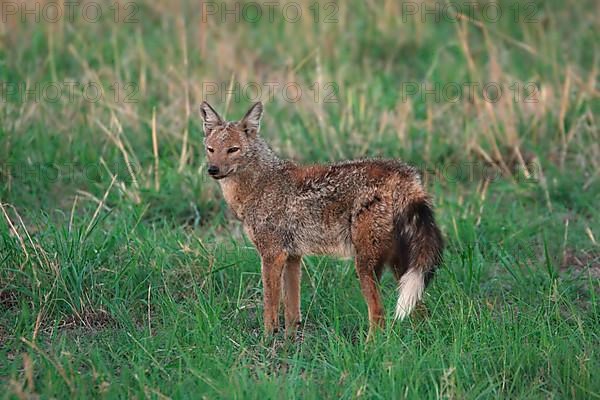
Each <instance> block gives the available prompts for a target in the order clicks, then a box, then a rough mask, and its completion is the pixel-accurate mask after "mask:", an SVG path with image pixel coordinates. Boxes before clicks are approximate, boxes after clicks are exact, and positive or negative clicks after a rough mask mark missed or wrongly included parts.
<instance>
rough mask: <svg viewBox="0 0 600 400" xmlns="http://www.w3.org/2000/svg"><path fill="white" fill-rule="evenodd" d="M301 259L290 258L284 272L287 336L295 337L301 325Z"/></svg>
mask: <svg viewBox="0 0 600 400" xmlns="http://www.w3.org/2000/svg"><path fill="white" fill-rule="evenodd" d="M301 260H302V259H301V257H288V259H287V263H286V265H285V268H284V270H283V304H284V306H285V335H286V336H288V337H289V336H293V335H294V334H295V333H296V329H297V328H298V325H299V324H300V320H301V316H300V276H301V274H302V266H301Z"/></svg>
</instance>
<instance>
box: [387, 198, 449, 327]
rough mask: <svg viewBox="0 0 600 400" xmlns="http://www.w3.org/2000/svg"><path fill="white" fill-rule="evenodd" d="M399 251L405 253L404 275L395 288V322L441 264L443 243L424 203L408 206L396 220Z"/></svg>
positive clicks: (417, 299)
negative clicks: (396, 295)
mask: <svg viewBox="0 0 600 400" xmlns="http://www.w3.org/2000/svg"><path fill="white" fill-rule="evenodd" d="M396 231H397V236H398V241H399V243H398V244H399V246H400V248H399V251H401V252H404V253H407V254H406V257H404V259H405V260H406V262H407V263H408V266H407V269H406V272H405V273H404V274H403V275H402V277H401V278H400V282H399V285H398V290H399V292H400V293H399V297H398V303H397V304H396V315H395V318H396V319H401V320H402V319H404V318H405V317H406V316H408V315H409V314H410V313H411V311H412V310H413V309H414V307H415V305H416V304H417V302H418V301H419V300H421V298H422V297H423V291H424V290H425V287H426V286H427V284H428V283H429V281H430V280H431V278H432V277H433V273H434V271H435V269H436V267H437V266H438V265H439V264H440V263H441V261H442V250H443V247H444V242H443V239H442V234H441V233H440V230H439V229H438V227H437V225H436V224H435V218H434V216H433V211H432V209H431V206H430V204H429V202H428V201H427V200H422V201H419V202H414V203H412V204H410V205H409V206H408V207H407V208H406V209H405V210H404V211H403V212H401V213H400V215H399V216H398V217H397V218H396Z"/></svg>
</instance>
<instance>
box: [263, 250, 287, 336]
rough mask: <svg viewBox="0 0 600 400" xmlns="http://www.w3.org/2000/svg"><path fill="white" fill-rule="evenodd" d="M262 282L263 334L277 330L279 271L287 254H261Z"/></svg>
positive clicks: (279, 287) (281, 269)
mask: <svg viewBox="0 0 600 400" xmlns="http://www.w3.org/2000/svg"><path fill="white" fill-rule="evenodd" d="M261 258H262V266H261V274H262V282H263V303H264V312H263V316H264V323H265V334H267V335H268V334H272V333H275V332H277V330H278V327H279V297H280V295H281V273H282V271H283V266H284V265H285V261H286V259H287V254H285V253H284V252H280V253H277V254H264V255H261Z"/></svg>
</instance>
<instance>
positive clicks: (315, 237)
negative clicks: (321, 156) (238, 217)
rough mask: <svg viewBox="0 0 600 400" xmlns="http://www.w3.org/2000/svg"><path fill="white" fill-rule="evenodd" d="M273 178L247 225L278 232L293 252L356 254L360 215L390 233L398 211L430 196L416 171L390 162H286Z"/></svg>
mask: <svg viewBox="0 0 600 400" xmlns="http://www.w3.org/2000/svg"><path fill="white" fill-rule="evenodd" d="M268 182H269V183H268V184H266V185H264V186H263V187H260V188H258V187H257V188H256V190H257V192H258V191H260V194H259V195H258V196H257V197H256V201H255V202H253V203H254V204H253V205H252V207H251V209H252V211H251V212H250V213H248V215H247V218H245V223H246V224H247V225H249V228H250V230H251V231H254V232H255V234H261V233H262V232H271V233H273V235H274V236H275V238H274V240H277V237H278V238H279V240H281V241H282V244H283V245H284V247H285V248H286V250H287V251H288V252H289V253H290V254H332V255H340V256H351V255H354V253H355V249H354V245H353V241H352V229H353V223H355V222H356V221H357V220H358V219H359V217H360V216H361V214H363V213H367V212H368V213H369V218H370V219H371V220H372V224H373V226H374V228H375V229H376V230H379V231H381V230H383V231H385V232H387V233H388V234H390V235H391V233H392V231H393V229H394V219H395V218H396V217H397V215H398V213H401V212H402V209H403V208H405V207H406V206H407V205H408V204H410V203H411V202H414V201H417V200H420V199H425V197H426V195H425V192H424V191H423V188H422V186H421V183H420V178H419V175H418V173H417V171H416V170H415V169H414V168H412V167H410V166H408V165H406V164H404V163H401V162H399V161H391V160H359V161H349V162H343V163H338V164H331V165H313V166H297V165H295V164H292V163H287V164H284V165H282V168H281V170H280V171H278V173H276V174H273V176H271V177H270V179H269V181H268ZM251 236H252V235H251Z"/></svg>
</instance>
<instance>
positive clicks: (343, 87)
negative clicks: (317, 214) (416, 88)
mask: <svg viewBox="0 0 600 400" xmlns="http://www.w3.org/2000/svg"><path fill="white" fill-rule="evenodd" d="M128 4H129V3H128ZM131 4H133V3H131ZM215 4H216V3H215ZM219 4H220V3H219ZM242 4H244V3H242ZM297 4H301V5H302V7H303V9H304V14H303V15H304V18H302V19H301V20H300V21H299V22H297V23H292V22H290V21H286V20H285V18H283V17H282V15H281V13H280V12H276V13H275V16H274V19H273V20H272V21H269V20H268V19H267V18H266V14H265V16H263V18H262V19H261V20H260V21H257V22H250V21H248V20H244V19H243V18H242V19H241V21H240V22H239V23H235V21H234V18H233V17H232V18H226V20H222V19H220V18H218V17H209V18H203V16H202V15H203V14H202V12H201V9H199V8H198V4H196V3H194V2H184V1H182V2H178V3H168V2H166V1H155V2H148V3H141V2H140V3H136V6H135V8H133V9H131V10H129V9H123V10H122V11H123V12H126V11H132V10H133V11H134V17H135V20H134V21H130V22H124V21H123V20H122V19H123V18H124V16H123V15H124V14H122V13H121V14H119V18H118V20H119V22H117V23H115V21H114V18H113V17H114V15H113V14H112V12H113V10H111V9H108V8H105V9H104V14H103V17H102V18H100V19H99V20H98V21H96V22H94V23H92V22H90V21H86V20H85V19H84V18H82V17H81V16H80V15H79V16H77V17H76V18H75V19H74V20H73V21H68V20H66V19H65V18H62V19H60V20H59V21H58V22H49V21H44V20H43V18H42V20H41V21H40V22H39V23H35V21H31V20H28V21H25V22H23V21H20V19H19V16H18V15H17V17H15V16H9V17H8V18H7V19H6V22H4V23H3V24H2V25H0V35H1V36H0V81H2V82H3V86H2V89H3V91H2V93H1V94H2V96H3V97H2V101H1V102H0V115H1V117H0V160H1V162H2V165H1V168H0V200H1V202H0V204H2V207H1V209H0V212H1V216H0V394H1V395H0V397H2V398H31V397H35V396H40V397H42V398H63V397H76V398H87V397H110V398H112V397H151V398H162V397H165V396H166V397H172V398H198V397H206V398H321V397H326V398H357V397H368V398H440V397H443V398H461V399H462V398H586V399H587V398H598V397H600V381H598V379H596V378H595V371H597V370H598V368H600V357H599V353H598V348H600V337H599V332H600V312H599V311H600V310H599V307H600V304H599V301H598V296H599V294H600V272H599V271H600V267H599V265H600V264H599V259H600V249H599V247H598V246H599V245H598V239H597V238H598V237H600V231H599V230H598V228H599V227H598V221H599V220H600V212H599V211H598V208H597V203H598V199H599V198H600V184H599V177H600V165H599V164H598V160H600V147H599V146H598V143H599V140H598V139H599V130H598V128H599V125H598V121H597V118H598V115H599V114H598V112H599V111H600V109H599V107H600V103H599V102H598V96H599V93H598V81H597V76H598V54H599V51H598V50H599V48H598V43H600V36H599V34H598V32H600V29H598V28H599V27H598V20H597V18H596V17H595V13H594V12H593V10H597V4H596V2H594V1H592V0H590V1H577V2H576V1H565V2H558V1H548V2H532V3H525V2H522V3H513V2H501V3H500V6H501V8H502V10H503V11H504V14H503V15H504V17H503V18H500V19H499V20H498V21H496V22H491V21H489V20H485V19H484V18H483V19H482V18H481V16H480V15H477V14H476V15H475V20H474V21H470V22H465V21H463V22H460V23H459V22H453V21H448V20H447V19H442V20H441V21H439V22H436V21H434V20H432V19H431V18H430V19H427V20H426V21H422V20H421V19H420V18H416V17H412V18H411V17H407V18H405V19H403V17H401V16H400V15H401V11H402V3H400V2H396V1H395V0H394V1H392V0H388V1H380V2H375V1H350V2H339V3H337V4H338V7H337V8H335V9H333V8H332V9H331V10H337V11H335V13H334V16H335V18H336V21H335V22H333V21H332V22H328V23H325V22H324V20H323V19H324V18H325V17H326V16H327V15H328V13H329V12H330V11H331V10H330V9H328V8H326V7H327V6H328V4H331V3H326V2H322V3H320V19H319V22H318V23H316V22H315V21H314V14H311V11H310V9H309V6H310V4H309V2H305V1H302V2H298V3H297ZM311 4H312V3H311ZM482 4H483V3H482ZM517 5H518V6H519V7H521V8H518V9H519V10H521V11H522V12H526V11H527V10H529V9H527V8H526V7H533V11H535V13H534V16H535V21H529V20H524V19H523V18H514V16H515V15H514V10H516V9H517V8H515V7H517ZM123 6H125V5H123ZM265 12H266V11H265ZM76 15H78V14H76ZM519 15H520V16H521V17H523V15H522V14H519ZM29 18H31V17H29ZM65 80H73V81H75V82H78V83H80V84H81V85H82V86H83V85H85V84H89V83H93V84H97V85H101V86H102V88H103V97H102V99H99V100H98V101H91V100H90V94H89V93H87V95H88V97H87V98H86V94H84V93H83V92H81V91H80V90H76V91H75V92H74V95H73V97H72V98H69V97H68V96H67V95H66V94H65V92H63V94H62V96H61V97H60V99H59V100H58V101H54V102H53V101H49V97H50V95H48V94H47V93H46V95H40V98H39V99H37V100H36V99H31V98H23V93H22V92H21V94H19V93H15V92H14V91H11V90H8V89H9V86H7V84H9V85H14V84H17V83H22V84H27V85H28V87H30V88H31V87H35V86H32V85H35V84H38V85H40V86H43V85H48V84H51V83H54V84H56V83H60V84H64V81H65ZM252 82H254V83H257V84H259V86H262V88H263V90H266V89H265V88H266V86H264V85H265V83H266V82H278V83H279V84H280V85H281V86H283V85H285V84H287V83H290V82H296V83H297V84H298V85H299V86H300V87H301V89H302V91H303V92H302V96H300V98H299V99H298V101H296V102H292V101H290V99H289V98H288V99H287V100H286V98H285V96H284V95H283V94H282V92H281V91H276V92H275V95H274V96H272V97H269V96H267V94H266V93H263V96H262V100H263V101H265V102H266V116H265V120H264V123H263V128H262V129H263V130H262V134H263V135H264V136H265V137H267V138H268V140H269V141H270V142H271V143H272V144H273V146H274V147H275V148H276V149H277V150H278V151H279V153H281V154H282V155H284V156H286V157H289V158H293V159H296V160H298V161H301V162H327V161H331V160H340V159H346V158H357V157H364V156H383V157H394V158H402V159H404V160H406V161H408V162H411V163H413V164H416V165H418V166H419V167H421V168H422V169H423V171H424V175H425V181H426V183H427V186H428V188H429V190H430V191H431V193H432V194H433V196H434V198H435V205H436V210H437V217H438V220H439V223H440V226H441V227H442V230H443V232H444V236H445V237H446V240H447V243H448V245H447V249H446V252H445V262H444V265H443V266H442V267H441V268H440V270H439V273H438V274H437V277H436V279H435V280H434V282H433V284H432V286H430V287H429V288H428V290H427V295H426V298H425V301H424V307H423V308H422V309H421V310H420V312H419V313H416V314H415V315H414V316H412V317H411V318H410V319H409V320H407V321H404V322H401V323H395V324H388V326H387V327H386V329H385V331H384V332H381V333H380V334H379V336H378V337H376V338H375V340H373V341H372V342H369V343H365V339H366V331H367V328H368V323H367V320H366V316H367V313H366V305H365V304H364V301H363V299H362V296H361V294H360V289H359V286H358V281H357V279H356V277H355V273H354V267H353V265H352V263H351V262H350V261H346V260H337V259H333V258H323V257H307V258H306V259H305V260H304V263H303V281H302V288H303V292H302V309H303V315H304V325H303V326H302V331H301V336H302V340H299V341H296V342H292V341H286V340H284V339H283V338H282V337H280V336H278V337H275V338H268V339H265V338H264V337H263V335H262V328H261V320H262V306H261V301H262V300H261V299H262V288H261V284H260V271H259V260H258V255H257V253H256V251H255V250H254V248H253V247H252V245H251V243H250V242H249V241H248V240H247V239H246V238H245V236H244V235H243V233H242V230H241V227H240V225H239V223H238V222H236V221H234V220H233V218H232V217H231V215H230V213H229V212H228V211H227V209H226V206H225V204H224V202H223V200H222V196H221V195H220V193H219V190H218V186H217V185H216V184H215V183H214V182H212V181H209V180H208V179H207V178H206V173H205V164H204V162H203V149H202V130H201V124H200V121H199V116H198V115H197V114H198V112H197V111H198V110H197V108H198V104H199V103H200V101H201V100H202V99H203V98H207V99H208V100H209V101H211V102H212V103H213V104H214V105H215V106H216V107H217V109H218V110H219V111H222V112H224V113H226V114H227V116H228V117H229V118H234V117H236V116H241V115H242V113H243V112H244V111H245V109H247V108H248V106H249V105H250V103H251V101H250V99H248V97H249V96H246V95H244V88H246V89H247V88H249V87H250V86H251V85H250V86H249V84H251V83H252ZM465 82H475V83H478V84H480V86H483V85H485V84H486V83H489V82H494V83H499V84H502V85H503V87H504V90H505V91H504V92H503V95H502V96H501V97H500V98H499V100H498V101H496V102H493V103H492V102H490V101H485V99H484V98H483V96H482V94H481V93H479V92H476V95H475V96H474V98H471V99H467V98H461V99H460V101H449V100H448V98H447V96H446V97H444V95H443V93H442V94H441V98H438V99H436V98H435V97H434V96H432V95H430V96H424V95H423V94H422V93H417V94H407V93H406V91H403V88H404V89H406V86H403V84H404V85H405V84H406V83H411V84H417V85H421V84H426V85H430V86H427V87H429V88H431V87H434V85H435V84H436V83H437V84H439V85H440V86H441V87H444V85H448V84H449V83H459V84H464V83H465ZM328 83H333V85H330V86H326V85H327V84H328ZM127 84H131V85H133V86H126V85H127ZM214 84H216V85H217V87H218V90H217V93H216V94H212V95H208V93H209V92H210V90H212V89H214V86H211V85H214ZM529 84H534V86H533V87H534V88H535V100H536V101H535V102H533V103H528V102H525V101H524V100H523V97H522V96H521V97H520V98H519V99H516V97H515V96H514V95H515V93H519V94H520V95H526V94H527V92H525V91H524V90H525V89H524V88H526V87H528V86H527V85H529ZM111 85H113V86H112V88H113V89H111ZM115 85H116V86H115ZM235 85H239V88H240V90H239V91H238V95H236V94H227V93H226V92H227V90H226V89H227V88H229V87H232V88H234V89H235V88H236V86H235ZM311 85H312V86H311ZM315 85H316V86H315ZM511 85H514V86H513V87H515V88H517V90H516V91H511V89H507V88H509V87H510V86H511ZM281 86H280V87H281ZM11 87H12V86H11ZM114 88H118V89H114ZM311 88H312V89H311ZM314 88H319V93H318V95H317V93H316V92H315V89H314ZM38 92H39V91H38ZM117 92H118V93H117ZM115 94H116V98H115ZM438 94H439V93H438ZM129 95H131V96H130V98H127V96H129ZM316 95H317V97H316V98H315V96H316ZM329 98H332V99H334V102H328V101H326V99H329ZM130 100H131V101H130ZM382 291H383V294H384V298H385V304H386V310H387V311H388V315H389V316H390V317H391V314H392V309H393V304H394V303H395V297H396V289H395V282H394V281H393V279H392V277H391V276H390V275H389V274H386V275H385V276H384V279H383V282H382Z"/></svg>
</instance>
